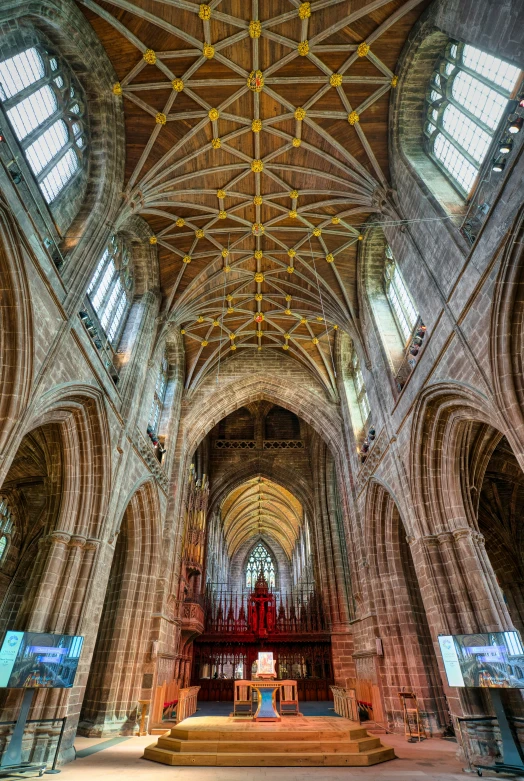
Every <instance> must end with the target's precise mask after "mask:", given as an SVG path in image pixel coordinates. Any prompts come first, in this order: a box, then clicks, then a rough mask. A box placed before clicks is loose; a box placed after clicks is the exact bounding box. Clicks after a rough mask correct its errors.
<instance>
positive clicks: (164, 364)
mask: <svg viewBox="0 0 524 781" xmlns="http://www.w3.org/2000/svg"><path fill="white" fill-rule="evenodd" d="M168 367H169V364H168V361H167V355H166V354H164V356H163V358H162V360H161V362H160V369H159V371H158V377H157V379H156V385H155V392H154V394H153V403H152V404H151V412H150V413H149V422H148V431H149V430H151V432H153V433H156V430H157V427H158V424H159V422H160V416H161V415H162V410H163V408H164V401H165V398H166V389H167V370H168Z"/></svg>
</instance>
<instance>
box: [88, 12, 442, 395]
mask: <svg viewBox="0 0 524 781" xmlns="http://www.w3.org/2000/svg"><path fill="white" fill-rule="evenodd" d="M78 3H79V5H80V7H81V8H83V10H84V12H85V14H86V16H87V18H88V19H89V21H90V22H91V24H92V25H93V27H94V29H95V31H96V32H97V34H98V35H99V37H100V39H101V41H102V43H103V45H104V46H105V48H106V51H107V53H108V56H109V58H110V59H111V61H112V63H113V65H114V68H115V70H116V73H117V77H118V79H119V81H118V83H117V84H115V86H114V88H113V91H114V93H115V100H119V101H120V100H123V109H124V112H125V121H126V134H127V137H126V184H125V189H124V193H123V200H122V205H121V210H120V216H119V224H123V223H124V222H125V220H126V219H127V218H128V217H129V216H131V215H134V214H139V215H141V216H142V217H144V219H146V220H147V221H148V223H149V225H150V226H151V229H152V230H153V232H154V237H153V239H152V241H153V243H156V245H157V247H158V251H159V259H160V271H161V284H162V291H163V297H164V302H163V306H164V309H165V311H166V313H167V314H168V316H169V317H170V318H172V319H173V321H174V322H175V323H176V324H177V325H178V326H179V327H180V328H181V329H182V331H183V332H184V338H185V346H186V355H187V381H186V384H187V386H188V387H192V386H194V385H195V384H196V383H197V382H198V381H199V380H200V379H201V378H202V377H203V376H205V375H206V374H207V373H208V372H210V371H212V370H213V369H214V367H216V365H217V363H218V361H219V360H220V358H224V357H225V356H226V355H228V356H229V355H231V354H232V353H234V352H235V351H237V350H238V351H240V350H243V349H246V348H250V349H257V350H266V349H277V350H280V351H285V352H286V353H287V355H290V356H293V357H294V358H295V359H297V360H298V361H300V362H302V363H303V364H304V365H305V366H307V367H308V369H310V370H311V371H313V372H314V373H315V374H316V375H317V376H318V377H319V378H320V380H321V381H322V382H323V383H324V384H325V386H326V387H327V388H328V389H329V388H333V385H334V377H333V366H332V357H331V351H332V341H333V336H334V331H335V330H336V329H337V328H344V329H346V328H347V327H348V325H349V324H350V323H351V322H353V324H354V325H355V326H356V327H358V297H357V290H356V258H357V248H358V245H359V239H361V237H362V231H363V230H364V223H365V222H366V220H367V219H368V218H369V216H370V215H372V214H380V213H382V212H383V211H384V210H385V209H387V208H388V176H389V170H388V106H389V95H390V91H391V90H392V89H394V88H395V87H396V84H397V77H396V75H395V68H396V63H397V60H398V57H399V54H400V51H401V49H402V46H403V44H404V42H405V40H406V37H407V35H408V33H409V31H410V29H411V27H412V26H413V24H414V22H415V21H416V19H417V18H418V16H419V14H420V12H421V10H422V9H423V8H424V6H425V5H427V4H428V0H389V2H388V1H387V0H372V1H371V2H369V1H368V2H366V0H314V1H313V2H311V3H309V2H299V1H298V0H264V2H260V3H259V0H250V1H249V2H248V1H247V0H212V1H211V2H210V3H209V4H200V3H198V2H191V0H135V2H131V1H130V0H111V2H95V1H94V0H78Z"/></svg>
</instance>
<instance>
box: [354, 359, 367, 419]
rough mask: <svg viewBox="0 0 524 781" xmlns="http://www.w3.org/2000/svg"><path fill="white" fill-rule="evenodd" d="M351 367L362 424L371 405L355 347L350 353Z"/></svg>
mask: <svg viewBox="0 0 524 781" xmlns="http://www.w3.org/2000/svg"><path fill="white" fill-rule="evenodd" d="M351 368H352V374H353V385H354V387H355V396H356V399H357V404H358V407H359V410H360V417H361V420H362V425H364V424H365V423H366V421H367V419H368V417H369V414H370V412H371V406H370V404H369V399H368V394H367V391H366V386H365V385H364V377H363V376H362V371H361V369H360V361H359V360H358V355H357V351H356V350H355V349H353V353H352V355H351Z"/></svg>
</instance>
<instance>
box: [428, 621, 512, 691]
mask: <svg viewBox="0 0 524 781" xmlns="http://www.w3.org/2000/svg"><path fill="white" fill-rule="evenodd" d="M438 641H439V644H440V651H441V653H442V660H443V662H444V669H445V670H446V676H447V678H448V683H449V685H450V686H461V687H462V686H465V687H482V688H489V689H524V646H523V645H522V640H521V638H520V634H519V633H518V632H485V633H482V634H476V635H440V636H439V639H438Z"/></svg>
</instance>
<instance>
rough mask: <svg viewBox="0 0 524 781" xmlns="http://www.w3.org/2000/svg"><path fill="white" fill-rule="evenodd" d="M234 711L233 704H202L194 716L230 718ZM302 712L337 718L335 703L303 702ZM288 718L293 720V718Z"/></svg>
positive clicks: (304, 714) (305, 714)
mask: <svg viewBox="0 0 524 781" xmlns="http://www.w3.org/2000/svg"><path fill="white" fill-rule="evenodd" d="M232 711H233V703H232V702H200V701H199V703H198V710H197V712H196V713H195V714H194V716H197V717H198V716H229V714H230V713H231V712H232ZM300 712H301V713H302V715H303V716H336V715H337V714H336V713H335V711H334V710H333V703H332V702H330V701H329V700H326V701H325V702H301V703H300ZM286 718H293V717H292V716H289V717H286Z"/></svg>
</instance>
